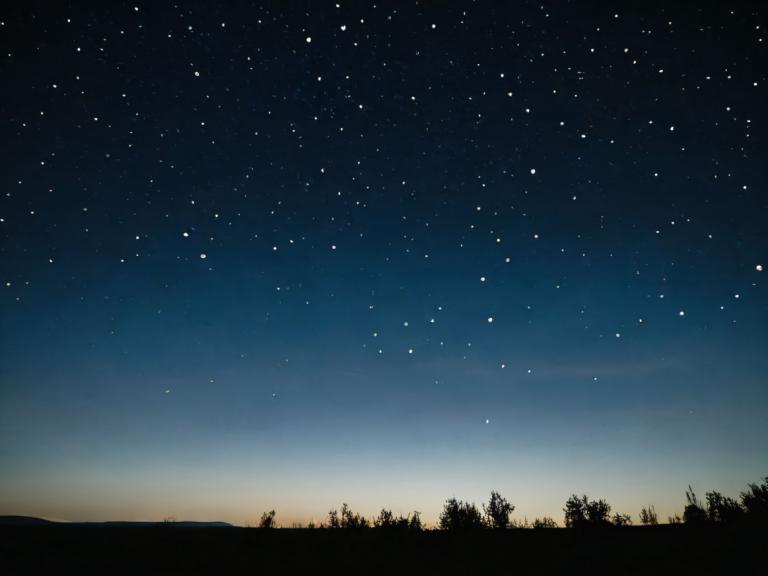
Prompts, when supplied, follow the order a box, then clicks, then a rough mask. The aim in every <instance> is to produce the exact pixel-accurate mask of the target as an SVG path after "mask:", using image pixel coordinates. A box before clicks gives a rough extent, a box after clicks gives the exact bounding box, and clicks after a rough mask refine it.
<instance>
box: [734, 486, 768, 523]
mask: <svg viewBox="0 0 768 576" xmlns="http://www.w3.org/2000/svg"><path fill="white" fill-rule="evenodd" d="M741 504H742V506H744V511H745V513H746V517H747V519H748V520H749V521H750V522H754V523H756V524H763V525H764V524H766V523H768V476H766V477H765V478H763V483H762V484H760V485H758V484H748V485H747V490H746V491H745V492H742V493H741Z"/></svg>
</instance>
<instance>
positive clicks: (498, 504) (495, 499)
mask: <svg viewBox="0 0 768 576" xmlns="http://www.w3.org/2000/svg"><path fill="white" fill-rule="evenodd" d="M514 509H515V507H514V506H513V505H512V504H510V503H509V502H508V501H507V499H506V498H504V497H503V496H502V495H501V494H499V493H498V492H496V491H491V498H490V500H489V501H488V505H487V506H486V505H485V504H483V512H484V513H485V517H486V523H487V524H488V526H489V527H490V528H495V529H497V530H503V529H506V528H509V515H510V514H512V511H513V510H514Z"/></svg>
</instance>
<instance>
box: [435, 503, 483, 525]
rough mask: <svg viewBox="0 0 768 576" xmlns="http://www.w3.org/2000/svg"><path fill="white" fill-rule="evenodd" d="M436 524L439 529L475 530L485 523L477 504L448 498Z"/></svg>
mask: <svg viewBox="0 0 768 576" xmlns="http://www.w3.org/2000/svg"><path fill="white" fill-rule="evenodd" d="M438 526H439V527H440V529H441V530H476V529H478V528H483V527H484V526H485V524H484V522H483V517H482V515H481V514H480V511H479V510H478V509H477V506H475V505H474V504H470V503H469V502H462V501H461V500H456V498H449V499H448V500H447V501H446V502H445V505H444V506H443V511H442V513H441V514H440V520H439V523H438Z"/></svg>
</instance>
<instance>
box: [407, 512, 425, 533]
mask: <svg viewBox="0 0 768 576" xmlns="http://www.w3.org/2000/svg"><path fill="white" fill-rule="evenodd" d="M408 528H410V529H411V530H422V529H423V526H422V524H421V512H419V511H418V510H414V511H413V514H411V517H410V519H409V520H408Z"/></svg>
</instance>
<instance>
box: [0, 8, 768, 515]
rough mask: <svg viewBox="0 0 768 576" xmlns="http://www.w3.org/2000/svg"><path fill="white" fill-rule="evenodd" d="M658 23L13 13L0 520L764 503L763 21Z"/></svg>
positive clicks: (498, 15) (643, 12)
mask: <svg viewBox="0 0 768 576" xmlns="http://www.w3.org/2000/svg"><path fill="white" fill-rule="evenodd" d="M663 4H664V5H666V6H663ZM674 4H675V5H674V6H673V5H672V3H653V2H643V3H638V4H637V5H636V7H635V8H630V7H629V5H628V4H624V3H618V4H617V3H615V2H613V3H605V4H596V3H586V2H581V3H575V2H571V3H565V2H557V3H552V4H539V3H532V2H514V3H512V2H510V3H508V4H507V5H506V6H505V5H504V4H502V3H491V2H466V3H463V4H462V3H460V2H443V3H437V2H434V3H433V2H421V3H415V2H396V3H390V2H377V3H375V4H372V3H370V2H340V3H339V4H336V3H335V2H306V3H300V2H273V3H264V4H263V5H261V6H258V5H255V4H253V3H246V2H242V3H237V2H228V3H226V5H225V3H221V4H219V5H218V6H214V5H213V3H209V2H182V3H179V4H178V5H177V6H174V4H173V3H167V2H151V3H150V2H140V3H132V2H126V3H112V2H108V3H102V4H99V5H89V6H87V7H86V6H80V7H78V3H56V5H54V4H53V3H50V2H43V3H40V4H37V5H35V4H34V3H6V4H4V5H3V6H2V7H1V8H0V44H2V50H0V57H1V60H0V78H2V84H3V90H2V93H0V146H1V147H2V150H1V152H2V158H3V167H2V170H0V178H1V180H0V182H1V183H2V189H3V194H2V197H1V199H0V239H1V242H0V273H1V276H2V278H0V279H1V280H2V286H1V287H0V288H2V292H0V339H1V340H0V476H1V477H2V481H0V514H25V515H34V516H44V517H49V518H59V519H66V520H97V519H125V520H133V519H162V518H164V517H166V516H175V517H177V518H180V519H188V520H201V519H205V520H224V521H230V522H233V523H237V524H247V523H249V522H250V523H253V522H256V521H257V520H258V517H259V516H260V514H261V512H262V511H264V510H268V509H272V508H274V509H276V510H277V515H278V516H277V520H278V521H279V522H281V523H283V524H288V523H290V522H294V521H300V522H306V521H308V520H309V519H314V520H315V521H320V520H322V519H323V518H324V516H325V514H326V513H327V511H328V510H329V509H330V508H338V507H339V506H340V505H341V503H342V502H344V501H346V502H348V503H349V504H350V506H351V507H352V509H353V510H355V511H358V512H361V513H363V514H365V515H373V514H374V513H376V512H377V511H378V510H379V509H380V508H381V507H382V506H386V507H388V508H392V509H393V510H394V511H395V512H402V513H407V512H409V511H411V510H419V511H421V512H422V514H423V517H424V519H425V520H426V521H427V522H429V523H431V522H434V520H435V519H436V517H437V515H438V513H439V510H440V508H441V506H442V503H443V502H444V501H445V499H446V498H449V497H451V496H456V497H458V498H460V499H465V500H471V501H475V502H477V503H478V504H479V503H480V502H481V501H485V500H487V497H488V494H489V492H490V491H491V490H492V489H493V490H498V491H500V492H501V493H502V494H503V495H504V496H506V497H507V498H508V499H509V500H510V501H512V503H513V504H515V505H516V507H517V508H516V511H515V513H514V515H513V517H514V518H516V519H522V518H523V517H526V516H527V517H528V518H529V519H532V518H533V517H535V516H542V515H550V516H553V517H554V518H555V519H556V520H558V521H559V522H562V516H563V514H562V507H563V504H564V502H565V500H566V499H567V497H568V496H569V495H570V494H571V493H574V492H577V493H583V492H586V493H587V494H588V495H590V496H591V497H595V498H597V497H600V498H605V499H606V500H608V502H609V503H610V504H611V505H612V506H613V508H614V510H616V511H619V512H625V513H629V514H632V515H633V516H634V518H635V520H636V521H637V514H638V512H639V510H640V507H641V506H643V505H648V504H654V505H655V506H656V509H657V511H658V512H659V516H660V518H662V519H666V517H667V515H668V514H672V513H674V512H680V511H681V509H682V507H683V504H684V491H685V489H686V487H687V485H688V484H692V485H693V486H694V488H696V489H697V490H698V491H699V492H700V493H703V492H704V491H706V490H712V489H716V490H720V491H722V492H724V493H725V494H728V495H732V496H737V495H738V492H739V491H740V490H742V489H744V488H745V486H746V483H747V482H754V481H757V480H758V479H759V478H760V477H762V476H764V475H766V473H767V472H768V451H766V449H765V447H766V445H768V418H766V414H767V413H768V412H767V410H768V381H767V379H766V374H767V373H768V354H766V350H768V328H767V326H766V322H767V321H768V292H767V291H766V286H765V278H766V274H767V273H768V272H764V271H763V267H764V266H768V233H767V232H766V221H767V220H766V217H767V216H768V201H767V198H768V197H767V196H766V191H767V189H766V187H767V186H768V178H766V158H767V157H768V148H767V146H766V142H767V140H766V126H765V124H766V120H768V118H766V112H765V111H766V106H765V103H766V102H768V94H766V86H768V78H766V71H767V70H768V67H767V66H766V64H767V63H768V59H767V58H766V42H765V32H766V18H765V7H764V6H763V7H761V6H760V3H755V4H749V3H746V2H739V3H718V2H712V3H692V2H691V3H682V2H681V3H674ZM729 4H730V5H729ZM94 6H95V7H94Z"/></svg>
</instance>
